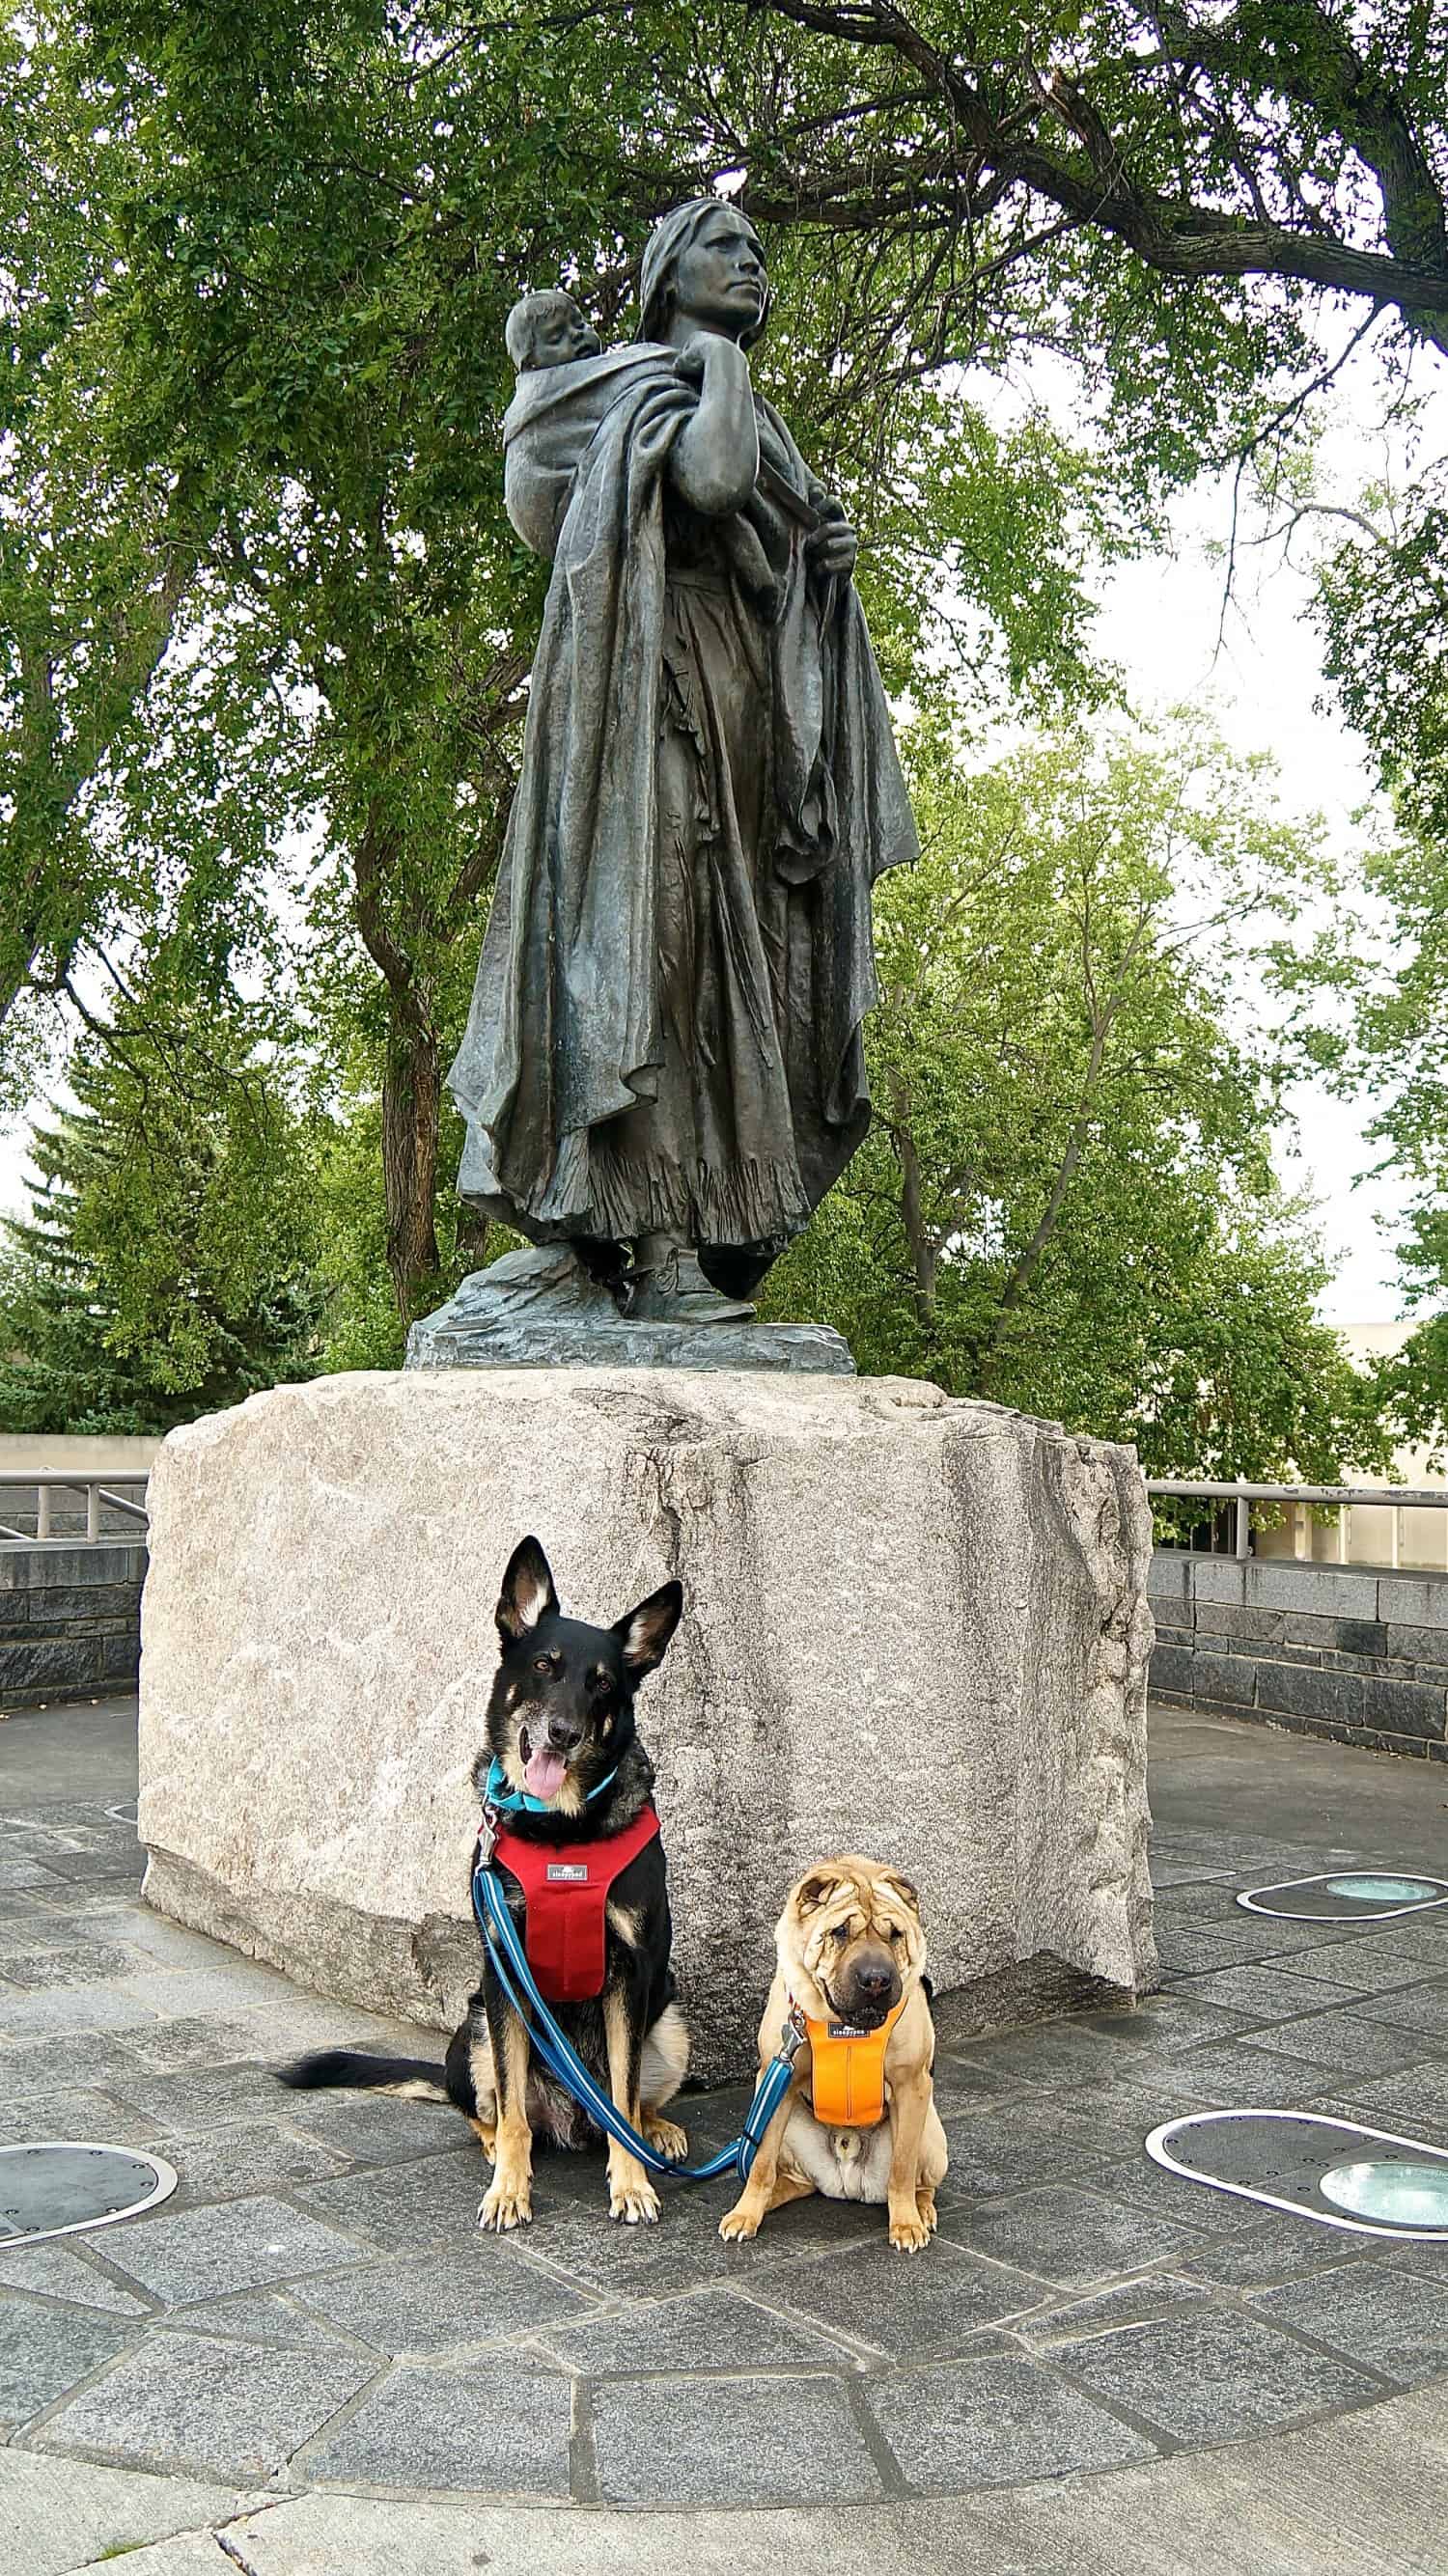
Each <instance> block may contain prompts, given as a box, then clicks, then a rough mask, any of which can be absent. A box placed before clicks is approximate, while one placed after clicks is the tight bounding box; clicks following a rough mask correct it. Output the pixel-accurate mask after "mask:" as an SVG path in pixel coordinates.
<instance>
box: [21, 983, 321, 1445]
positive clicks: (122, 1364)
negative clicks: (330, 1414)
mask: <svg viewBox="0 0 1448 2576" xmlns="http://www.w3.org/2000/svg"><path fill="white" fill-rule="evenodd" d="M174 1019H175V1014H174V1007H173V1009H172V1010H171V1011H170V1012H169V1013H168V1014H167V1016H166V1020H165V1023H164V1026H165V1034H164V1035H163V1036H162V1037H161V1038H159V1039H158V1038H157V1037H156V1036H155V1035H154V1034H153V1033H152V1032H151V1031H149V1030H148V1029H147V1028H146V1026H145V1025H144V1024H143V1023H141V1022H140V1020H139V1015H137V1016H135V1017H133V1019H132V1021H131V1024H130V1025H129V1026H128V1027H127V1028H126V1029H125V1031H124V1032H113V1033H112V1035H111V1038H110V1042H109V1044H108V1045H106V1046H103V1047H99V1048H98V1049H97V1050H96V1051H95V1052H94V1053H92V1054H90V1055H88V1056H87V1057H86V1058H85V1059H84V1060H83V1061H81V1062H79V1063H77V1064H76V1066H75V1067H74V1069H73V1071H72V1075H71V1081H72V1086H73V1090H74V1095H75V1106H74V1108H72V1109H67V1110H64V1111H62V1112H60V1113H59V1114H58V1115H57V1116H56V1117H55V1118H54V1120H53V1121H52V1123H51V1124H49V1125H47V1126H44V1127H41V1128H39V1129H38V1130H37V1131H36V1133H35V1135H34V1136H33V1138H32V1142H31V1158H32V1162H33V1165H34V1171H35V1179H34V1182H33V1183H32V1189H31V1201H32V1205H31V1214H30V1216H29V1217H28V1218H27V1219H10V1220H7V1222H6V1228H5V1232H6V1237H7V1244H6V1249H5V1253H4V1256H3V1268H0V1427H3V1428H4V1429H5V1430H7V1431H166V1430H169V1429H170V1428H171V1427H172V1425H173V1424H175V1423H177V1422H186V1421H190V1420H191V1419H192V1418H193V1417H194V1416H196V1415H197V1414H201V1413H210V1412H214V1411H215V1410H216V1409H217V1408H218V1407H220V1406H222V1405H227V1404H234V1403H237V1402H239V1401H240V1399H241V1398H242V1397H243V1396H245V1395H249V1394H252V1393H254V1392H255V1391H256V1390H257V1389H258V1388H261V1387H267V1386H274V1385H276V1384H278V1383H279V1382H281V1381H283V1380H286V1379H289V1378H297V1377H305V1376H308V1375H310V1374H311V1373H312V1372H313V1371H314V1369H315V1368H316V1366H317V1362H318V1357H319V1352H320V1344H321V1325H322V1316H323V1292H322V1289H321V1287H320V1285H319V1281H318V1277H317V1270H316V1264H317V1257H318V1251H319V1226H318V1220H317V1213H316V1186H317V1184H316V1167H317V1162H318V1159H319V1156H318V1150H317V1147H318V1139H317V1138H316V1136H315V1133H314V1132H313V1129H312V1125H311V1123H310V1122H308V1121H306V1120H304V1119H301V1118H299V1117H298V1116H297V1114H296V1113H295V1112H294V1111H293V1110H292V1109H291V1107H290V1106H289V1105H288V1102H287V1100H286V1097H285V1094H284V1091H283V1089H282V1086H281V1083H280V1081H279V1079H278V1077H277V1074H276V1070H275V1068H274V1067H273V1066H271V1065H269V1064H267V1063H266V1062H265V1061H263V1060H261V1059H259V1058H258V1057H257V1056H256V1054H255V1053H254V1051H253V1049H252V1048H251V1046H250V1044H249V1043H248V1041H247V1039H246V1037H245V1036H244V1035H240V1036H228V1035H227V1033H226V1032H225V1031H224V1030H221V1031H218V1029H217V1027H216V1026H215V1025H213V1026H212V1027H211V1028H210V1029H209V1030H208V1031H207V1032H206V1034H205V1036H204V1038H203V1037H201V1036H200V1035H199V1034H198V1033H193V1043H192V1044H191V1045H190V1046H189V1047H184V1048H183V1047H181V1046H179V1045H178V1043H177V1040H176V1038H175V1034H174Z"/></svg>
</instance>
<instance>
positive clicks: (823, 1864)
mask: <svg viewBox="0 0 1448 2576" xmlns="http://www.w3.org/2000/svg"><path fill="white" fill-rule="evenodd" d="M845 1883H846V1882H845V1880H844V1878H843V1877H842V1876H841V1874H840V1872H839V1870H837V1869H835V1868H834V1867H833V1866H832V1864H831V1863H830V1862H829V1861H820V1862H818V1863H817V1864H816V1866H815V1867H814V1868H813V1869H810V1870H806V1872H805V1874H804V1876H803V1878H801V1879H798V1880H796V1882H795V1885H794V1886H793V1887H792V1888H791V1890H790V1896H789V1902H790V1906H791V1908H792V1909H793V1911H794V1912H795V1913H796V1914H797V1915H798V1916H799V1917H800V1920H801V1921H803V1919H804V1917H805V1916H806V1915H808V1914H818V1912H819V1910H820V1907H821V1906H822V1905H828V1904H829V1903H830V1902H831V1900H832V1899H833V1898H834V1897H836V1896H838V1895H839V1892H840V1890H841V1888H842V1887H843V1886H844V1885H845Z"/></svg>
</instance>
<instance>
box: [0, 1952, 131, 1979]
mask: <svg viewBox="0 0 1448 2576" xmlns="http://www.w3.org/2000/svg"><path fill="white" fill-rule="evenodd" d="M135 1965H136V1962H135V1960H134V1958H133V1957H132V1956H131V1954H130V1952H129V1951H126V1950H118V1949H116V1948H115V1947H114V1946H113V1945H112V1944H111V1943H110V1942H107V1941H67V1942H64V1943H59V1942H57V1943H45V1944H36V1945H34V1946H33V1947H26V1948H24V1949H20V1948H15V1949H7V1950H5V1951H4V1952H3V1953H0V1977H3V1978H5V1980H6V1981H7V1983H8V1984H10V1985H12V1986H23V1987H25V1988H27V1989H32V1988H35V1987H38V1986H87V1985H100V1984H103V1983H105V1982H106V1981H107V1980H109V1979H110V1978H113V1977H124V1976H128V1975H129V1974H130V1973H131V1971H132V1970H133V1969H134V1967H135Z"/></svg>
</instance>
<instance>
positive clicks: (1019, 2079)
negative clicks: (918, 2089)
mask: <svg viewBox="0 0 1448 2576" xmlns="http://www.w3.org/2000/svg"><path fill="white" fill-rule="evenodd" d="M1041 2080H1042V2081H1043V2082H1046V2081H1053V2080H1054V2079H1053V2078H1046V2077H1044V2076H1043V2077H1042V2079H1041ZM1035 2081H1036V2078H1035V2077H1034V2076H1032V2075H1030V2074H1029V2073H1026V2072H1023V2071H1022V2070H1021V2068H1020V2066H1019V2065H1018V2063H1017V2062H1016V2061H1015V2060H1014V2059H1013V2058H1012V2059H1007V2058H1006V2057H1004V2056H1003V2055H997V2056H994V2057H980V2058H976V2057H947V2056H946V2055H945V2053H944V2051H943V2050H942V2051H940V2052H939V2053H938V2054H937V2056H936V2060H935V2072H934V2084H935V2107H936V2109H937V2111H938V2112H939V2113H940V2116H941V2118H942V2119H944V2118H945V2116H946V2114H947V2113H948V2112H953V2111H975V2110H980V2109H983V2108H984V2107H985V2106H986V2105H987V2104H990V2103H995V2102H1006V2101H1010V2100H1011V2099H1012V2098H1013V2097H1014V2096H1015V2095H1016V2094H1017V2093H1021V2092H1024V2091H1026V2090H1027V2089H1028V2088H1029V2087H1030V2086H1031V2085H1032V2084H1034V2082H1035Z"/></svg>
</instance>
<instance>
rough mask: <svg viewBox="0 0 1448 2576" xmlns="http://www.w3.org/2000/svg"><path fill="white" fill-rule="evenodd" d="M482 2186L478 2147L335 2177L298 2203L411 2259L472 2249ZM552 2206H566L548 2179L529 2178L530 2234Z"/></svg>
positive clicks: (306, 2189)
mask: <svg viewBox="0 0 1448 2576" xmlns="http://www.w3.org/2000/svg"><path fill="white" fill-rule="evenodd" d="M488 2181H489V2168H488V2162H487V2158H486V2157H485V2156H484V2154H483V2151H482V2148H481V2147H479V2146H473V2147H471V2148H469V2149H465V2150H464V2151H463V2152H462V2153H461V2154H458V2155H450V2156H427V2157H424V2158H423V2159H422V2160H421V2161H420V2162H415V2163H412V2164H404V2165H384V2166H382V2167H381V2169H380V2170H379V2171H377V2172H373V2173H354V2174H339V2175H338V2177H337V2179H336V2180H335V2181H334V2182H317V2183H307V2184H305V2185H304V2186H303V2187H302V2188H301V2189H300V2190H299V2191H298V2193H297V2199H298V2201H299V2202H300V2204H301V2206H302V2207H303V2208H304V2209H309V2210H310V2211H311V2212H312V2213H313V2215H314V2216H315V2217H317V2218H322V2219H328V2220H334V2221H335V2223H336V2224H337V2226H338V2227H345V2228H347V2229H348V2230H349V2231H350V2233H351V2234H352V2235H353V2236H360V2237H366V2238H367V2239H368V2240H369V2242H370V2243H372V2244H374V2245H386V2246H388V2247H394V2248H395V2249H396V2250H397V2252H398V2253H401V2254H411V2253H415V2252H418V2251H420V2250H421V2249H422V2248H423V2247H424V2246H427V2245H440V2244H458V2243H461V2244H466V2245H471V2243H472V2242H473V2239H474V2237H475V2236H476V2235H477V2233H478V2203H479V2201H480V2200H481V2199H482V2197H483V2194H484V2192H485V2191H486V2190H487V2188H488ZM555 2205H556V2206H558V2207H568V2206H571V2204H567V2203H563V2202H561V2201H557V2202H556V2201H555V2196H554V2195H553V2194H551V2193H550V2190H549V2186H548V2182H547V2179H546V2178H545V2177H543V2176H538V2175H535V2177H534V2190H533V2212H534V2228H535V2230H536V2228H537V2227H538V2225H539V2224H540V2223H541V2221H542V2220H543V2218H544V2217H545V2216H551V2214H552V2211H553V2208H554V2207H555Z"/></svg>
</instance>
